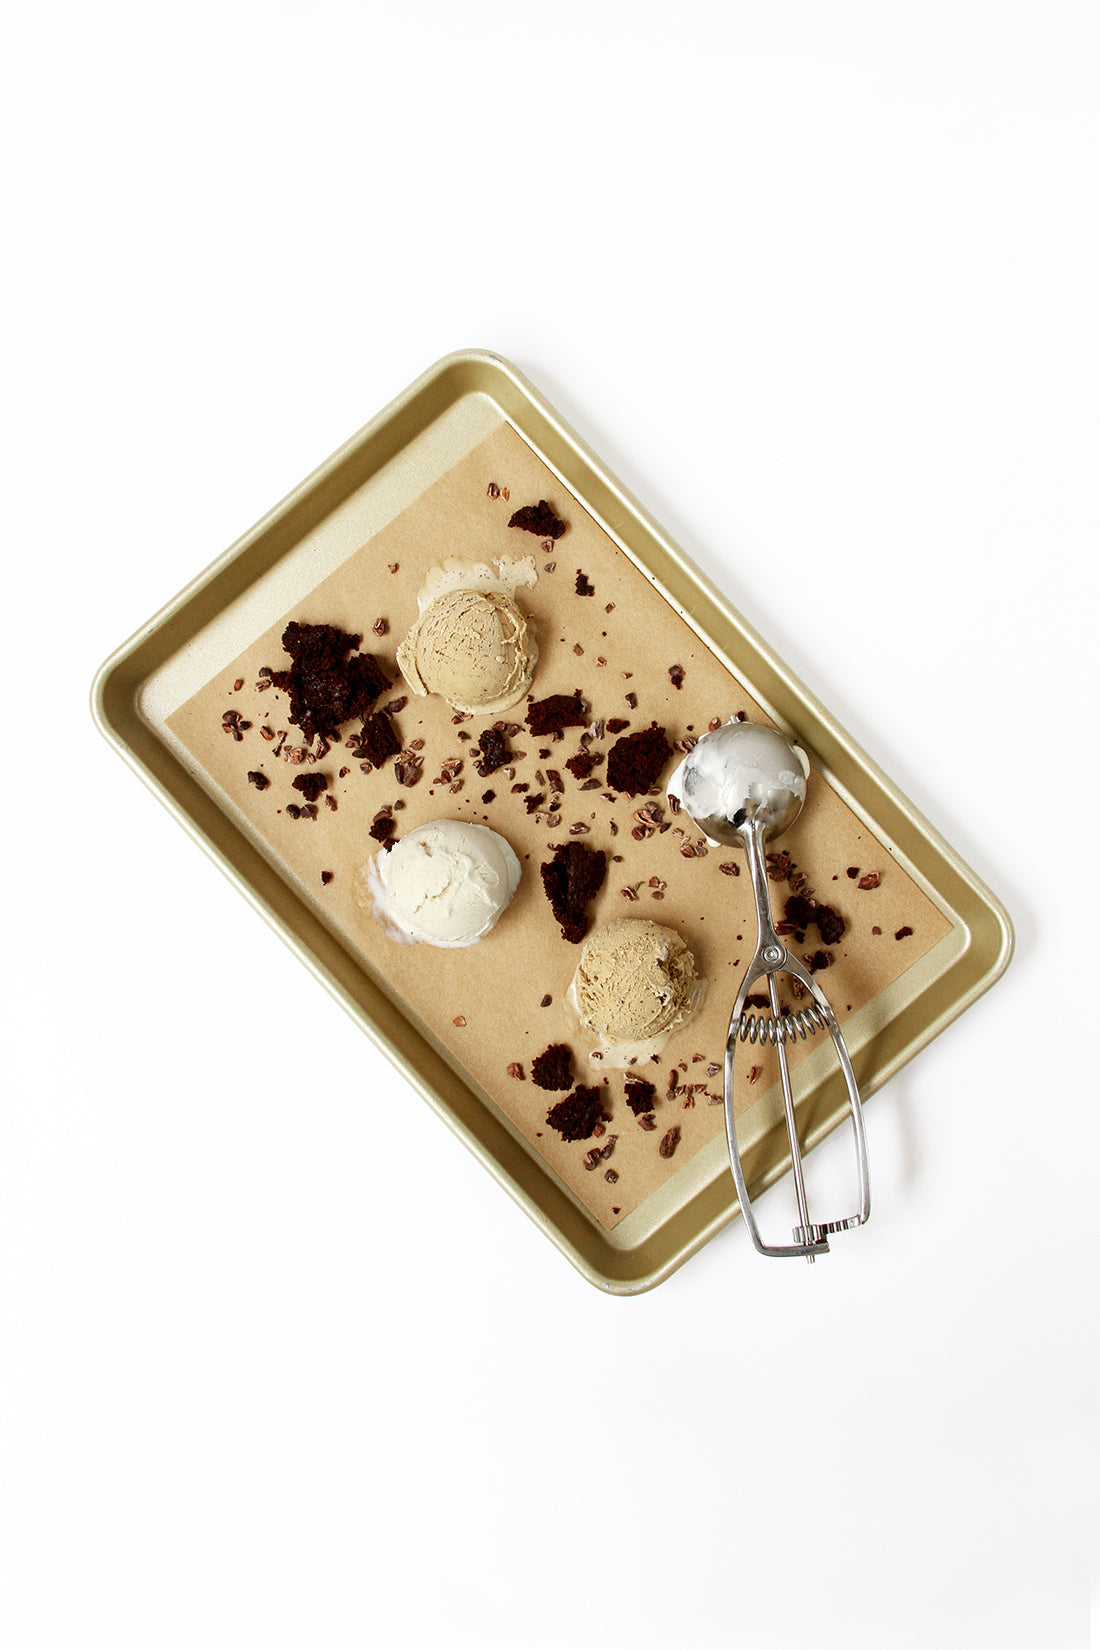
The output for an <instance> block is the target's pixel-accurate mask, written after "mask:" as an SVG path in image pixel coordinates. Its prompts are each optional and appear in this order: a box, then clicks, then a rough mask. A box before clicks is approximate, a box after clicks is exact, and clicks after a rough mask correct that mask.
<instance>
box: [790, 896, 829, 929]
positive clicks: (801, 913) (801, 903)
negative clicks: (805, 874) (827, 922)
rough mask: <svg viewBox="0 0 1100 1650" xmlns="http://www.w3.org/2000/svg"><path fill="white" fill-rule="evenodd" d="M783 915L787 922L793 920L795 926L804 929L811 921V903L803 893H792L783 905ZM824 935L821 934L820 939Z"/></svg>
mask: <svg viewBox="0 0 1100 1650" xmlns="http://www.w3.org/2000/svg"><path fill="white" fill-rule="evenodd" d="M783 915H784V916H785V917H786V919H787V921H788V922H793V923H794V926H795V927H796V928H801V929H803V930H805V929H807V928H808V927H809V926H810V923H811V922H812V921H813V915H814V908H813V904H812V902H811V901H810V900H808V899H807V898H806V896H805V895H804V894H792V895H791V897H790V899H789V900H788V901H787V903H786V904H785V905H784V907H783ZM824 937H825V936H824V935H822V939H824Z"/></svg>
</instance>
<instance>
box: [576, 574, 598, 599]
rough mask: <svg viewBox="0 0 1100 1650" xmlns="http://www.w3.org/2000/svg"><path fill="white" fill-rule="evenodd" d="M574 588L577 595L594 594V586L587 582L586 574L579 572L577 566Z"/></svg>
mask: <svg viewBox="0 0 1100 1650" xmlns="http://www.w3.org/2000/svg"><path fill="white" fill-rule="evenodd" d="M574 588H575V589H576V592H577V595H578V596H594V595H595V594H596V586H595V585H594V584H589V582H588V579H587V577H586V575H585V574H584V573H582V572H581V570H580V568H579V567H578V568H577V583H576V585H575V587H574Z"/></svg>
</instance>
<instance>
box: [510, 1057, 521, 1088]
mask: <svg viewBox="0 0 1100 1650" xmlns="http://www.w3.org/2000/svg"><path fill="white" fill-rule="evenodd" d="M508 1075H509V1077H514V1078H515V1079H516V1082H517V1083H522V1082H523V1066H522V1065H521V1063H520V1062H519V1061H518V1060H512V1061H511V1062H510V1063H509V1066H508Z"/></svg>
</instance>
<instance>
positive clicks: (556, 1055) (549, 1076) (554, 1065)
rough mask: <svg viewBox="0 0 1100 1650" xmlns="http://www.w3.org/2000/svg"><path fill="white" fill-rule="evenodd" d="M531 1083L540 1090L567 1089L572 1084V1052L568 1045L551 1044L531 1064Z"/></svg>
mask: <svg viewBox="0 0 1100 1650" xmlns="http://www.w3.org/2000/svg"><path fill="white" fill-rule="evenodd" d="M531 1081H532V1083H534V1085H535V1087H536V1088H540V1089H567V1088H570V1087H571V1086H572V1083H573V1050H572V1049H571V1048H570V1047H569V1045H568V1043H551V1044H550V1047H549V1048H546V1049H543V1051H542V1053H541V1054H538V1055H536V1056H535V1058H534V1060H533V1061H532V1062H531Z"/></svg>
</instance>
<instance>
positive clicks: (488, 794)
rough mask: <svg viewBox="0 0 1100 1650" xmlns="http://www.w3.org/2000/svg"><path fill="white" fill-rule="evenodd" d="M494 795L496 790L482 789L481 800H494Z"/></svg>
mask: <svg viewBox="0 0 1100 1650" xmlns="http://www.w3.org/2000/svg"><path fill="white" fill-rule="evenodd" d="M496 796H497V793H496V791H482V793H481V800H482V801H483V802H495V801H496Z"/></svg>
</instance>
